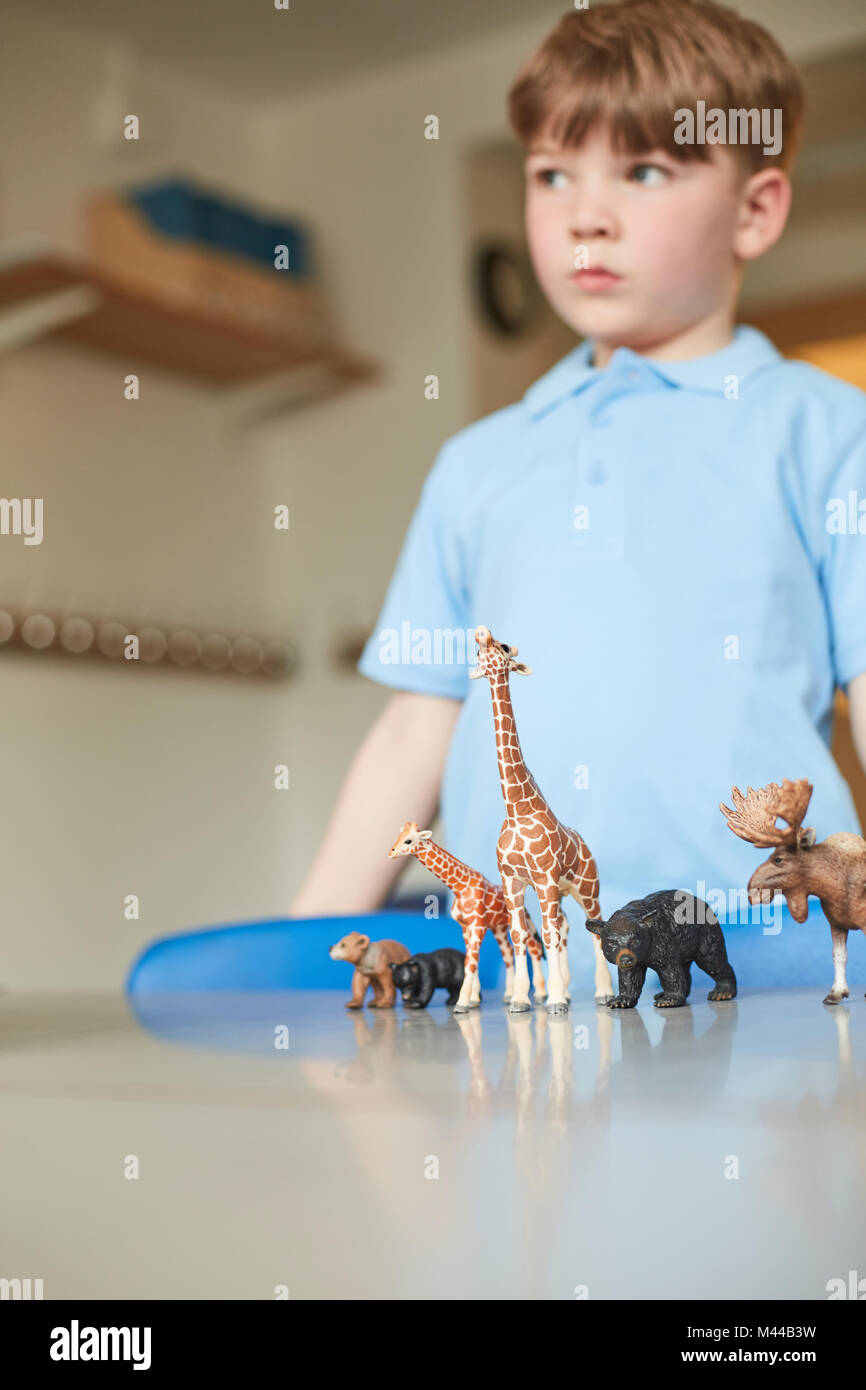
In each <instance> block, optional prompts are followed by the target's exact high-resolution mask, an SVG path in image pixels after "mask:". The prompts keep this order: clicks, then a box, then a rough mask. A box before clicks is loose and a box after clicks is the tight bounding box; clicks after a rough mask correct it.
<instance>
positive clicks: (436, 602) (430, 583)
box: [358, 444, 475, 699]
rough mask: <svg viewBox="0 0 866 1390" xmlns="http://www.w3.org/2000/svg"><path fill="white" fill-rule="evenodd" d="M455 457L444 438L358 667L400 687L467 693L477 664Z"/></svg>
mask: <svg viewBox="0 0 866 1390" xmlns="http://www.w3.org/2000/svg"><path fill="white" fill-rule="evenodd" d="M460 520H461V509H460V503H459V496H458V489H457V479H456V478H455V473H454V456H453V454H452V452H451V451H450V449H449V445H448V444H445V445H443V447H442V448H441V449H440V451H439V453H438V455H437V457H436V460H435V462H434V464H433V467H432V468H431V470H430V472H429V473H428V475H427V478H426V481H425V483H424V486H423V488H422V491H421V496H420V499H419V501H418V504H417V506H416V508H415V512H414V514H413V516H412V520H411V522H410V524H409V530H408V532H407V533H406V538H405V540H404V542H403V548H402V550H401V552H400V557H399V559H398V561H397V566H396V569H395V570H394V574H393V576H392V578H391V582H390V584H389V586H388V590H387V593H386V595H385V601H384V603H383V605H382V610H381V612H380V614H379V618H378V621H377V623H376V626H375V628H374V630H373V632H372V634H371V636H370V637H369V639H368V641H367V643H366V645H365V647H364V651H363V653H362V655H361V659H360V661H359V662H358V670H359V671H360V673H361V674H362V675H364V676H369V677H370V679H371V680H375V681H381V682H382V684H383V685H388V686H393V687H394V688H395V689H398V690H414V691H418V692H419V693H421V694H427V695H448V696H451V697H453V698H456V699H463V698H464V697H465V695H466V693H467V689H468V680H469V670H470V668H471V667H472V666H474V664H475V640H474V636H472V635H471V634H470V633H469V632H468V631H467V628H468V623H469V603H470V601H469V594H468V591H467V575H466V546H465V541H464V538H463V536H462V535H461V533H460Z"/></svg>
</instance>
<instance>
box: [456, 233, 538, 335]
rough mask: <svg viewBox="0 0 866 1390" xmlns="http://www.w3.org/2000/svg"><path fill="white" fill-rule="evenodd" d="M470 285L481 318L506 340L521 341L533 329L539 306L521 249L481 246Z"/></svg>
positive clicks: (503, 245)
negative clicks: (506, 338)
mask: <svg viewBox="0 0 866 1390" xmlns="http://www.w3.org/2000/svg"><path fill="white" fill-rule="evenodd" d="M472 273H473V281H474V290H475V296H476V300H477V302H478V306H479V309H480V311H481V317H482V319H483V321H484V323H485V324H486V326H487V327H488V328H492V329H493V331H494V332H495V333H499V334H502V335H503V336H505V337H509V338H514V337H520V336H521V335H522V334H524V333H527V332H528V331H529V329H530V328H531V327H532V324H533V323H534V321H535V319H536V318H537V317H538V312H539V309H540V307H541V304H542V298H541V293H540V291H539V288H538V285H537V284H536V281H535V276H534V275H533V272H532V263H531V261H530V259H529V256H528V255H527V253H526V251H525V250H524V248H523V247H522V246H518V245H514V244H509V243H508V242H504V241H486V242H482V243H481V244H480V245H479V246H478V248H477V249H476V251H475V254H474V258H473V267H472Z"/></svg>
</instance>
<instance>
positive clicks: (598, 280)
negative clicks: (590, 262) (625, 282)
mask: <svg viewBox="0 0 866 1390" xmlns="http://www.w3.org/2000/svg"><path fill="white" fill-rule="evenodd" d="M568 278H569V279H570V280H573V281H574V283H575V284H576V285H579V286H580V288H581V289H582V290H607V289H610V288H611V287H612V286H613V285H619V284H621V283H622V276H621V275H615V274H614V273H613V271H612V270H605V268H604V266H593V268H592V269H591V270H575V271H573V272H572V274H571V275H570V276H569V277H568Z"/></svg>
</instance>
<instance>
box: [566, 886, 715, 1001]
mask: <svg viewBox="0 0 866 1390" xmlns="http://www.w3.org/2000/svg"><path fill="white" fill-rule="evenodd" d="M586 929H587V931H591V932H592V933H593V934H594V935H595V936H596V937H597V938H598V940H599V941H600V942H601V948H602V950H603V951H604V954H605V956H606V957H607V959H608V960H609V961H610V962H611V963H612V964H614V965H616V967H617V969H618V971H619V994H618V995H617V996H616V998H615V999H611V1000H609V1001H608V1002H609V1004H610V1007H611V1008H612V1009H633V1008H634V1006H635V1004H636V1003H637V1001H638V999H639V998H640V992H641V990H642V989H643V986H644V980H645V979H646V972H647V970H648V969H649V970H654V971H655V972H656V974H657V975H658V977H659V980H660V981H661V986H662V988H661V992H660V993H659V994H656V995H654V996H653V1002H654V1003H655V1006H656V1008H657V1009H678V1008H680V1007H681V1006H682V1005H683V1004H685V1002H686V1000H687V999H688V997H689V993H690V991H691V987H692V976H691V966H692V962H694V964H695V965H698V966H700V968H701V970H703V971H704V972H705V973H706V974H707V975H709V976H710V977H711V978H712V979H713V980H714V981H715V985H716V987H715V989H711V990H710V992H709V994H708V995H707V998H708V999H733V998H734V997H735V995H736V993H737V981H736V977H735V975H734V972H733V970H732V969H731V964H730V961H729V960H728V952H727V949H726V947H725V938H724V936H723V935H722V929H721V927H720V926H719V922H718V918H717V917H716V915H715V913H714V912H713V910H712V908H711V907H710V905H709V904H708V903H705V902H704V901H703V899H702V898H694V897H692V895H691V893H686V892H684V891H682V890H679V889H665V890H664V891H663V892H660V893H649V894H648V895H647V897H645V898H636V899H635V900H634V901H633V902H630V903H626V905H625V907H621V908H620V909H619V911H618V912H615V913H614V914H613V916H612V917H611V918H610V919H609V920H608V921H607V922H587V924H586Z"/></svg>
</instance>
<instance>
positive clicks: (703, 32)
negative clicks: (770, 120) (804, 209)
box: [508, 0, 804, 174]
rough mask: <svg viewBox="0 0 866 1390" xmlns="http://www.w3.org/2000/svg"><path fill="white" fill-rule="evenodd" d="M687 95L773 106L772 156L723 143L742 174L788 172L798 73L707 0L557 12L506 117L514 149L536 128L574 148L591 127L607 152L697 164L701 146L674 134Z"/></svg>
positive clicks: (707, 152)
mask: <svg viewBox="0 0 866 1390" xmlns="http://www.w3.org/2000/svg"><path fill="white" fill-rule="evenodd" d="M698 101H703V102H705V103H706V107H705V109H706V110H707V111H709V110H710V109H711V108H718V109H721V110H723V111H724V112H726V113H727V112H728V111H729V110H737V109H744V108H745V109H757V110H759V111H760V110H766V109H769V110H770V111H774V110H781V112H782V118H781V120H782V143H781V149H780V150H779V152H778V154H770V155H766V154H764V153H763V150H762V146H761V145H760V144H759V143H752V144H745V143H744V144H734V145H731V146H730V149H731V151H732V152H733V153H734V154H735V156H736V157H737V158H738V159H739V161H740V163H741V165H742V166H743V167H744V168H745V170H747V171H748V173H750V174H751V173H755V172H757V170H758V169H765V168H767V167H768V165H771V164H777V165H780V166H781V167H782V168H783V169H790V167H791V165H792V163H793V160H794V155H795V154H796V148H797V143H798V139H799V135H800V129H801V126H802V120H803V106H804V94H803V87H802V84H801V82H800V78H799V75H798V73H797V70H796V68H795V67H794V65H793V63H792V62H791V61H790V59H789V58H788V57H787V55H786V54H785V53H784V51H783V50H782V48H781V47H780V46H779V44H778V43H777V42H776V40H775V39H774V38H773V36H772V35H771V34H769V33H768V32H767V30H766V29H764V28H763V27H762V26H761V25H760V24H755V23H754V21H753V20H750V19H744V18H743V17H742V16H741V15H738V14H737V13H736V12H735V11H734V10H730V9H728V8H727V7H726V6H722V5H717V4H715V3H713V0H619V3H609V4H608V3H606V4H594V5H591V6H590V8H589V9H585V10H574V11H571V12H569V13H568V14H565V15H563V17H562V19H561V20H560V21H559V23H558V24H557V26H556V28H555V29H553V30H552V32H551V33H550V34H549V35H548V36H547V38H546V39H545V40H544V42H543V43H542V44H541V46H540V47H539V48H538V49H536V51H535V52H534V53H533V54H532V56H531V57H530V58H529V59H528V60H527V62H526V63H525V64H524V65H523V67H522V68H521V70H520V72H519V73H518V74H517V76H516V77H515V79H514V81H513V83H512V85H511V88H510V90H509V93H508V118H509V121H510V123H511V127H512V130H513V131H514V133H515V135H516V136H517V138H518V140H519V141H520V143H521V144H523V145H525V146H529V145H531V144H532V142H533V141H534V140H535V139H536V138H538V137H541V136H542V135H544V137H546V138H548V139H551V140H553V141H555V142H557V143H560V144H562V145H564V146H568V147H572V148H573V147H576V146H578V145H579V144H580V143H581V142H582V140H583V138H584V136H586V135H587V134H588V132H589V131H590V129H592V127H593V126H596V125H601V126H604V127H606V128H607V129H608V130H609V132H610V136H611V140H612V141H613V144H614V147H615V148H616V149H618V150H626V151H628V152H629V153H632V154H644V153H646V152H647V151H648V150H652V149H663V150H666V151H667V152H668V153H669V154H670V155H672V156H673V157H674V158H675V159H681V160H686V159H701V160H707V159H710V158H711V146H709V145H706V144H678V143H677V142H676V141H675V139H674V132H675V129H676V117H675V114H674V113H675V112H677V111H679V110H682V109H688V110H691V111H694V110H695V108H696V103H697V102H698Z"/></svg>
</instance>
